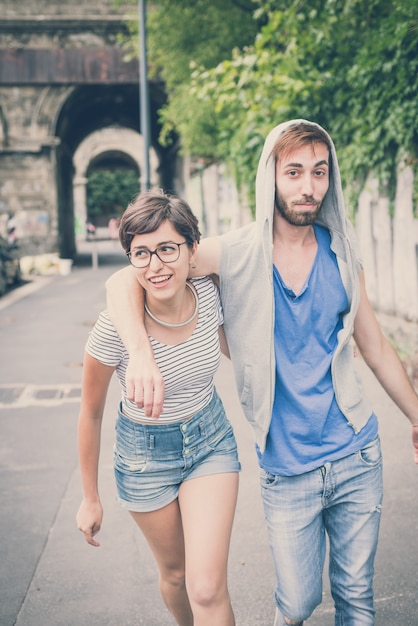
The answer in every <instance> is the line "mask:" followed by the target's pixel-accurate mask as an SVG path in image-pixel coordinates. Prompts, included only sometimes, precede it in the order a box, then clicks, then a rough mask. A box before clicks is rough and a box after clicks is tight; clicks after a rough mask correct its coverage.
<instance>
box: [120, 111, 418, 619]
mask: <svg viewBox="0 0 418 626" xmlns="http://www.w3.org/2000/svg"><path fill="white" fill-rule="evenodd" d="M256 213H257V215H256V222H255V223H253V224H250V225H248V226H246V227H244V228H242V229H240V230H238V231H233V232H230V233H227V234H226V235H223V236H221V237H219V238H214V239H207V240H205V241H203V242H202V243H201V245H200V248H199V252H198V257H197V261H196V268H194V269H193V270H192V272H193V275H202V274H217V275H218V276H219V279H220V289H221V300H222V304H223V308H224V319H225V324H224V328H225V333H226V336H227V340H228V344H229V350H230V355H231V359H232V363H233V366H234V369H235V376H236V382H237V388H238V393H239V396H240V400H241V403H242V407H243V410H244V412H245V415H246V417H247V419H248V420H249V421H250V423H251V424H252V425H253V428H254V433H255V439H256V450H257V455H258V459H259V464H260V468H261V491H262V496H263V503H264V509H265V517H266V520H267V526H268V532H269V538H270V545H271V550H272V554H273V559H274V564H275V570H276V577H277V585H276V590H275V597H276V605H277V614H276V620H275V624H276V625H277V626H282V624H302V623H303V620H305V619H307V618H308V617H309V615H311V613H312V612H313V610H314V609H315V607H316V606H318V605H319V604H320V602H321V595H322V570H323V565H324V555H325V536H326V534H327V535H328V538H329V544H330V554H329V560H330V572H332V576H331V581H330V582H331V591H332V595H333V598H334V603H335V611H336V617H335V623H338V624H340V623H341V624H342V623H344V624H346V625H347V626H371V625H373V624H374V606H373V563H374V557H375V552H376V546H377V538H378V531H379V523H380V513H381V502H382V467H381V452H380V444H379V437H378V425H377V418H376V415H375V414H374V413H373V410H372V408H371V406H370V404H369V402H368V400H367V398H366V397H365V396H364V394H363V391H362V388H361V383H360V381H359V380H358V378H357V375H356V373H355V370H354V355H353V346H352V342H351V339H352V338H353V339H354V341H355V342H356V344H357V346H358V348H359V350H360V352H361V354H362V356H363V358H364V360H365V362H366V363H367V364H368V365H369V367H370V368H371V369H372V370H373V372H374V374H375V375H376V377H377V379H378V380H379V381H380V383H381V384H382V386H383V387H384V389H385V390H386V392H387V393H388V394H389V395H390V397H391V398H392V399H393V400H394V401H395V403H396V404H397V405H398V407H399V408H400V409H401V410H402V411H403V413H404V414H405V415H406V416H407V417H408V419H409V420H410V422H411V424H412V440H413V445H414V453H415V462H416V463H418V396H417V394H416V393H415V391H414V389H413V387H412V384H411V383H410V381H409V380H408V377H407V375H406V373H405V370H404V369H403V367H402V364H401V362H400V360H399V358H398V357H397V355H396V352H395V351H394V350H393V348H392V347H391V345H390V343H389V342H388V341H387V340H386V339H385V338H384V336H383V335H382V333H381V330H380V328H379V325H378V323H377V321H376V318H375V315H374V313H373V310H372V308H371V306H370V303H369V300H368V297H367V294H366V290H365V281H364V275H363V271H362V268H361V262H360V258H359V253H358V250H357V246H356V241H355V236H354V232H353V229H352V227H351V225H350V223H349V222H348V220H347V218H346V216H345V209H344V201H343V194H342V188H341V182H340V174H339V169H338V162H337V157H336V153H335V148H334V145H333V143H332V141H331V139H330V137H329V135H328V134H327V133H326V132H325V131H324V130H323V129H322V128H321V127H319V126H318V125H316V124H313V123H311V122H307V121H305V120H294V121H291V122H288V123H285V124H281V125H279V126H277V127H276V128H274V129H273V130H272V131H271V133H270V134H269V135H268V137H267V139H266V142H265V145H264V149H263V152H262V155H261V158H260V162H259V167H258V172H257V183H256ZM108 292H109V302H108V304H109V309H110V315H111V317H112V318H113V320H114V322H115V323H116V326H117V327H118V329H119V330H120V334H121V335H122V337H123V338H124V340H125V342H126V345H127V346H128V349H129V352H130V355H131V369H130V372H128V379H129V383H128V384H129V385H130V394H131V396H132V397H134V398H135V399H136V401H137V402H138V403H139V404H140V405H144V406H145V408H146V410H147V411H148V412H153V414H154V416H157V415H158V414H159V411H160V409H161V402H162V398H163V386H162V385H161V382H160V376H159V373H158V371H157V369H156V367H155V365H154V364H153V363H152V362H151V359H148V360H147V362H146V363H144V360H143V357H142V359H141V362H140V359H139V358H138V357H137V356H136V355H137V353H138V352H139V349H141V350H142V351H143V350H144V346H146V344H147V338H146V335H145V333H144V331H143V329H138V325H137V324H136V322H135V320H137V316H138V309H143V301H142V294H141V293H140V290H139V289H138V287H137V286H136V285H135V282H134V280H133V279H132V277H131V276H130V273H129V269H128V270H123V271H122V273H119V274H117V275H115V276H114V277H112V279H111V280H110V281H109V283H108ZM267 329H270V332H269V333H268V332H266V330H267ZM142 354H143V352H142Z"/></svg>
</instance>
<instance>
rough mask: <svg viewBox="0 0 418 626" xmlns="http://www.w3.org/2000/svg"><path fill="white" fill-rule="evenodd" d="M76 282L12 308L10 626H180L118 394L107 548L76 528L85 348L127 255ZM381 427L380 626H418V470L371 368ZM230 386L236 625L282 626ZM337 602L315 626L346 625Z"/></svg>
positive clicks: (108, 453) (0, 342) (111, 403)
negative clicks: (135, 480) (139, 497)
mask: <svg viewBox="0 0 418 626" xmlns="http://www.w3.org/2000/svg"><path fill="white" fill-rule="evenodd" d="M100 246H103V247H101V248H99V267H98V268H92V267H91V266H90V261H91V258H90V257H89V256H85V257H83V258H82V259H80V262H79V264H77V265H75V267H74V268H73V271H72V273H71V274H70V275H69V276H66V277H63V276H53V277H50V278H41V279H37V280H35V281H33V282H31V283H30V284H28V285H26V286H25V287H22V288H20V289H19V290H17V291H14V292H12V293H10V294H8V295H7V296H5V297H4V298H2V299H1V300H0V537H1V538H0V542H1V543H0V625H1V626H12V625H14V624H16V625H17V626H95V625H97V626H98V625H100V626H106V625H109V626H131V625H132V626H134V625H135V626H138V625H144V626H170V625H171V624H173V621H172V620H171V619H170V616H169V614H168V613H167V611H166V609H165V607H164V605H163V603H162V601H161V599H160V597H159V593H158V588H157V587H158V584H157V575H156V569H155V566H154V562H153V559H152V557H151V555H150V552H149V550H148V547H147V545H146V543H145V541H144V540H143V538H142V536H141V534H140V533H139V532H138V531H137V529H136V527H135V526H134V524H133V522H132V521H131V519H130V517H129V515H128V514H127V513H126V512H125V511H122V510H121V509H120V508H119V507H118V505H117V503H116V501H115V488H114V482H113V473H112V442H113V425H114V418H115V407H116V406H117V402H118V397H119V389H118V385H117V382H116V380H115V381H114V384H112V387H111V390H110V392H109V396H108V402H107V408H106V414H105V419H104V429H103V441H102V456H101V469H100V475H101V477H100V485H101V493H102V499H103V502H104V508H105V516H104V524H103V529H102V531H101V533H100V540H101V544H102V545H101V547H100V548H98V549H95V548H92V547H91V546H88V545H87V544H86V543H85V541H84V538H83V536H82V535H81V533H80V532H79V531H77V528H76V524H75V514H76V511H77V508H78V505H79V502H80V498H81V488H80V476H79V471H78V465H77V450H76V423H77V414H78V402H79V397H80V383H81V360H82V354H83V346H84V343H85V340H86V337H87V334H88V331H89V328H91V326H92V324H93V323H94V321H95V319H96V317H97V315H98V313H99V311H100V310H101V309H102V308H103V307H104V297H105V292H104V282H105V280H106V278H107V277H108V276H109V275H110V274H111V273H112V272H113V271H114V270H115V269H117V267H118V266H120V265H122V264H124V263H125V260H124V257H123V255H122V254H121V253H119V252H118V249H117V247H116V248H114V247H113V244H109V243H107V244H105V243H103V244H100ZM359 366H360V368H361V371H362V373H363V374H364V377H365V384H366V389H367V391H368V393H369V394H370V395H371V397H372V399H373V401H374V407H375V411H376V412H377V414H378V416H379V420H380V429H381V438H382V445H383V451H384V457H385V465H384V468H385V469H384V476H385V501H384V510H383V517H382V526H381V539H380V546H379V551H378V556H377V561H376V576H375V592H376V607H377V611H378V613H377V619H376V626H393V624H397V625H400V626H417V625H418V599H417V578H416V571H417V566H418V467H415V466H414V464H413V461H412V452H411V445H410V429H409V426H408V422H407V420H406V419H405V418H404V417H403V416H402V415H401V414H400V413H399V411H398V410H397V409H396V408H395V407H394V405H393V403H392V402H391V401H390V400H389V399H388V398H387V396H386V395H385V394H384V392H383V391H382V390H381V389H380V387H379V386H378V384H377V383H376V382H375V380H374V378H373V377H372V376H371V375H370V373H369V372H368V371H367V370H366V369H365V368H364V366H363V365H362V364H361V363H359ZM217 387H218V390H219V392H220V395H221V396H222V398H223V400H224V404H225V406H226V409H227V412H228V415H229V417H230V419H231V421H232V423H233V425H234V428H235V432H236V436H237V439H238V444H239V449H240V457H241V462H242V466H243V470H242V473H241V486H240V495H239V501H238V508H237V514H236V521H235V527H234V533H233V541H232V547H231V554H230V564H229V577H230V591H231V596H232V601H233V605H234V610H235V614H236V620H237V626H271V625H272V623H273V616H274V600H273V588H274V575H273V570H272V563H271V559H270V554H269V548H268V542H267V537H266V531H265V527H264V521H263V514H262V509H261V502H260V496H259V489H258V472H257V464H256V459H255V453H254V450H253V441H252V433H251V430H250V428H249V426H248V424H247V423H246V421H245V420H244V418H243V415H242V411H241V408H240V405H239V402H238V399H237V395H236V392H235V386H234V381H233V375H232V370H231V366H230V364H229V363H228V362H226V361H223V362H222V365H221V368H220V371H219V373H218V375H217ZM324 578H325V582H324V601H323V604H322V605H321V606H320V607H319V608H318V609H317V610H316V611H315V613H314V615H313V616H312V617H311V618H310V619H309V621H308V622H306V623H307V624H308V626H332V625H333V623H334V619H333V609H332V601H331V600H330V594H329V589H328V586H327V581H326V576H325V577H324ZM214 626H216V625H214Z"/></svg>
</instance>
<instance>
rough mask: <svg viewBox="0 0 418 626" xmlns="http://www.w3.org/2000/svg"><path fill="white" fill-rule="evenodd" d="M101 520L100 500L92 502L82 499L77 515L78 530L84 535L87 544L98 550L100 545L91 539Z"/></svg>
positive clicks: (96, 531)
mask: <svg viewBox="0 0 418 626" xmlns="http://www.w3.org/2000/svg"><path fill="white" fill-rule="evenodd" d="M102 519H103V508H102V504H101V502H100V500H95V501H94V502H91V501H88V500H86V499H85V498H83V500H82V502H81V504H80V508H79V509H78V513H77V517H76V520H77V526H78V529H79V530H81V532H82V533H84V536H85V538H86V541H87V543H89V544H90V545H91V546H95V547H96V548H98V547H99V546H100V543H99V542H98V541H95V540H94V539H93V537H94V536H95V535H97V533H98V532H99V530H100V528H101V525H102Z"/></svg>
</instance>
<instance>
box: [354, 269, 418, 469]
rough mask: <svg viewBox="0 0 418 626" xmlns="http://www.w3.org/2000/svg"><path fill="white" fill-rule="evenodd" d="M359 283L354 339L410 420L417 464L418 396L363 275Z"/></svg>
mask: <svg viewBox="0 0 418 626" xmlns="http://www.w3.org/2000/svg"><path fill="white" fill-rule="evenodd" d="M360 285H361V298H360V306H359V309H358V312H357V315H356V319H355V322H354V340H355V342H356V344H357V346H358V348H359V350H360V352H361V355H362V357H363V358H364V360H365V362H366V363H367V365H368V366H369V367H370V369H371V370H372V371H373V373H374V375H375V376H376V378H377V379H378V381H379V382H380V384H381V385H382V387H383V388H384V389H385V391H386V393H387V394H388V395H389V396H390V397H391V398H392V400H393V401H394V402H395V403H396V404H397V406H398V407H399V408H400V410H401V411H402V412H403V413H404V414H405V415H406V417H407V418H408V419H409V421H410V422H411V425H412V443H413V446H414V459H415V463H417V464H418V396H417V393H416V392H415V389H414V387H413V385H412V383H411V381H410V380H409V378H408V375H407V373H406V371H405V369H404V367H403V365H402V363H401V361H400V359H399V357H398V355H397V353H396V351H395V350H394V348H393V347H392V346H391V344H390V343H389V341H388V340H387V339H386V337H385V336H384V335H383V334H382V331H381V330H380V326H379V324H378V321H377V319H376V316H375V314H374V312H373V310H372V307H371V305H370V302H369V299H368V297H367V293H366V288H365V281H364V275H363V274H362V275H361V279H360Z"/></svg>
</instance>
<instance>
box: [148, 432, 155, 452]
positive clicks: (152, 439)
mask: <svg viewBox="0 0 418 626" xmlns="http://www.w3.org/2000/svg"><path fill="white" fill-rule="evenodd" d="M154 448H155V436H154V435H150V436H149V449H150V450H154Z"/></svg>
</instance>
